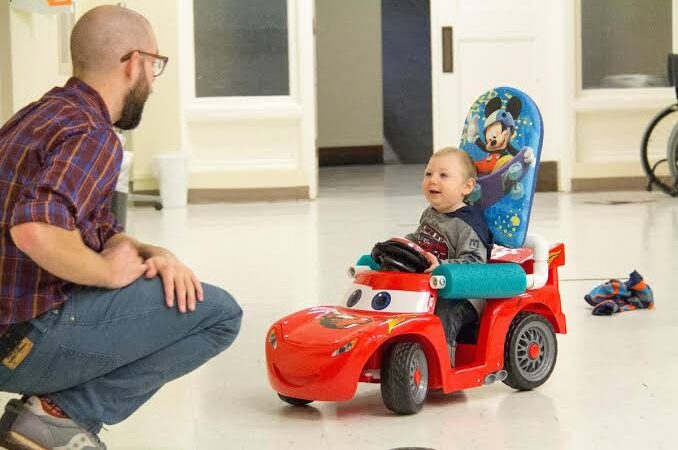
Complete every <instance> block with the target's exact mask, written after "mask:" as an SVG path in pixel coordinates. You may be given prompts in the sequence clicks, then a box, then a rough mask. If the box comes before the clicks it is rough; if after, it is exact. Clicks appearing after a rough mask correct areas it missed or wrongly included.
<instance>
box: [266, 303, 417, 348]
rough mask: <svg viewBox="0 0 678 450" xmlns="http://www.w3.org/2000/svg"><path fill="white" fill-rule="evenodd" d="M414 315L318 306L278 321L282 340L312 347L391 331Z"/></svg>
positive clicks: (334, 344)
mask: <svg viewBox="0 0 678 450" xmlns="http://www.w3.org/2000/svg"><path fill="white" fill-rule="evenodd" d="M416 317H417V315H415V314H384V313H373V312H370V311H361V310H354V309H350V308H343V307H332V306H318V307H314V308H308V309H305V310H302V311H299V312H298V313H296V314H293V315H291V316H288V317H286V318H285V319H283V320H282V321H280V322H279V324H280V327H281V332H282V339H283V340H284V341H287V342H289V343H295V344H300V345H309V346H323V345H327V346H331V347H336V345H337V344H341V343H344V342H348V341H350V340H352V339H353V338H355V337H358V336H360V335H361V334H365V333H367V334H369V335H373V334H379V331H380V330H381V329H383V330H382V331H384V332H385V334H388V333H390V332H391V331H392V329H393V328H394V327H395V326H396V325H399V324H402V323H404V322H406V321H407V320H410V319H414V318H416Z"/></svg>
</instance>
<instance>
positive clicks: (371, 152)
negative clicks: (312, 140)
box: [318, 145, 384, 167]
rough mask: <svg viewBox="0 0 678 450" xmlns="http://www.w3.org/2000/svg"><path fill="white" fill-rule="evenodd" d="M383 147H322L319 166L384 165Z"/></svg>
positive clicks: (319, 150)
mask: <svg viewBox="0 0 678 450" xmlns="http://www.w3.org/2000/svg"><path fill="white" fill-rule="evenodd" d="M383 163H384V146H383V145H363V146H354V147H320V148H318V164H319V165H320V166H321V167H323V166H344V165H349V164H383Z"/></svg>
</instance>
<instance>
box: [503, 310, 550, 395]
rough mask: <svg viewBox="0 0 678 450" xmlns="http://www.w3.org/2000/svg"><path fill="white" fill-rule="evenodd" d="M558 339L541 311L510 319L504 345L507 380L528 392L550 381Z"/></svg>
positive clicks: (515, 386) (506, 382)
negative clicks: (540, 313) (511, 320)
mask: <svg viewBox="0 0 678 450" xmlns="http://www.w3.org/2000/svg"><path fill="white" fill-rule="evenodd" d="M557 356H558V341H557V340H556V333H555V331H553V326H552V325H551V322H549V321H548V320H546V318H545V317H543V316H541V315H539V314H532V313H520V314H518V315H517V316H516V317H515V318H514V319H513V322H511V326H510V327H509V330H508V333H507V335H506V344H505V345H504V369H505V370H506V372H507V373H508V376H507V377H506V379H505V380H504V383H505V384H507V385H508V386H510V387H512V388H514V389H518V390H519V391H529V390H530V389H534V388H536V387H538V386H541V385H542V384H544V383H545V382H546V380H548V378H549V377H550V376H551V372H553V368H554V367H555V365H556V357H557Z"/></svg>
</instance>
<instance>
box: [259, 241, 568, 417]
mask: <svg viewBox="0 0 678 450" xmlns="http://www.w3.org/2000/svg"><path fill="white" fill-rule="evenodd" d="M538 244H539V245H536V246H535V245H532V249H506V248H500V249H497V248H496V247H495V251H494V252H493V257H492V260H491V263H513V264H519V265H520V266H521V267H522V268H523V269H524V272H525V273H526V274H528V275H527V278H528V282H527V290H526V291H525V292H524V293H522V294H520V295H517V296H515V297H512V298H504V299H491V300H487V303H486V306H485V309H484V311H483V313H482V315H481V318H480V320H479V322H478V323H476V324H474V325H472V326H467V327H465V328H463V329H462V330H461V333H460V335H459V337H458V345H457V350H456V356H455V359H456V367H451V365H450V356H449V354H448V349H447V344H446V340H445V335H444V332H443V328H442V325H441V321H440V319H439V318H438V316H436V315H435V314H434V309H435V304H436V301H437V300H438V291H439V289H440V288H441V287H443V286H444V285H445V283H446V282H448V283H449V282H451V281H452V280H445V279H444V278H443V277H440V276H436V275H435V272H434V275H431V274H429V273H404V272H393V271H378V270H371V269H369V268H367V267H354V268H352V272H351V275H353V276H354V280H353V284H352V285H351V286H350V288H349V289H348V292H347V294H346V296H345V297H344V301H343V305H342V306H317V307H312V308H308V309H305V310H303V311H299V312H297V313H294V314H292V315H289V316H287V317H284V318H282V319H280V320H279V321H277V322H275V323H274V324H273V325H272V326H271V328H270V330H269V331H268V334H267V338H266V343H265V346H266V367H267V371H268V378H269V380H270V383H271V386H272V387H273V389H274V390H275V391H276V392H277V393H278V395H279V397H280V398H281V399H282V400H284V401H285V402H287V403H289V404H292V405H305V404H308V403H310V402H312V401H315V400H324V401H343V400H349V399H351V398H352V397H353V396H354V394H355V392H356V389H357V384H358V382H365V383H381V393H382V397H383V401H384V404H385V405H386V407H387V408H388V409H390V410H392V411H394V412H396V413H398V414H412V413H416V412H417V411H419V410H420V409H421V407H422V405H423V403H424V401H425V399H426V396H427V392H428V391H429V390H430V389H441V390H442V391H443V392H445V393H448V392H453V391H458V390H462V389H467V388H472V387H476V386H481V385H483V384H490V383H493V382H495V381H503V382H504V383H505V384H507V385H508V386H510V387H512V388H514V389H518V390H529V389H533V388H535V387H537V386H540V385H541V384H543V383H544V382H545V381H546V380H547V379H548V378H549V376H550V375H551V372H552V371H553V368H554V366H555V363H556V356H557V353H558V347H557V341H556V335H555V333H565V332H566V323H565V316H564V314H563V312H562V310H561V305H560V294H559V291H558V267H559V266H562V265H563V264H564V263H565V253H564V250H565V249H564V246H563V244H557V245H555V246H553V247H550V248H549V247H548V246H546V244H545V243H543V241H539V242H538ZM539 247H541V248H539ZM533 255H541V256H540V257H537V256H533ZM540 277H541V281H539V278H540ZM490 282H493V281H490ZM444 301H454V300H444Z"/></svg>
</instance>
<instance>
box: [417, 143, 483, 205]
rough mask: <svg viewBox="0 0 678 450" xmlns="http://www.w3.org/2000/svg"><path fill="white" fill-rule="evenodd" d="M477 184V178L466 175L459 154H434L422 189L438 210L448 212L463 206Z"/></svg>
mask: <svg viewBox="0 0 678 450" xmlns="http://www.w3.org/2000/svg"><path fill="white" fill-rule="evenodd" d="M475 184H476V182H475V179H473V178H467V177H466V175H465V172H464V166H463V164H462V162H461V160H460V158H459V156H457V155H444V156H434V157H432V158H431V159H430V160H429V162H428V165H427V166H426V172H425V173H424V179H423V180H422V182H421V190H422V192H423V193H424V197H426V200H428V202H429V203H430V204H431V206H433V208H435V210H436V211H438V212H442V213H447V212H452V211H455V210H456V209H458V208H460V207H461V206H463V201H464V197H466V196H467V195H468V194H470V193H471V191H473V187H474V186H475Z"/></svg>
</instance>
